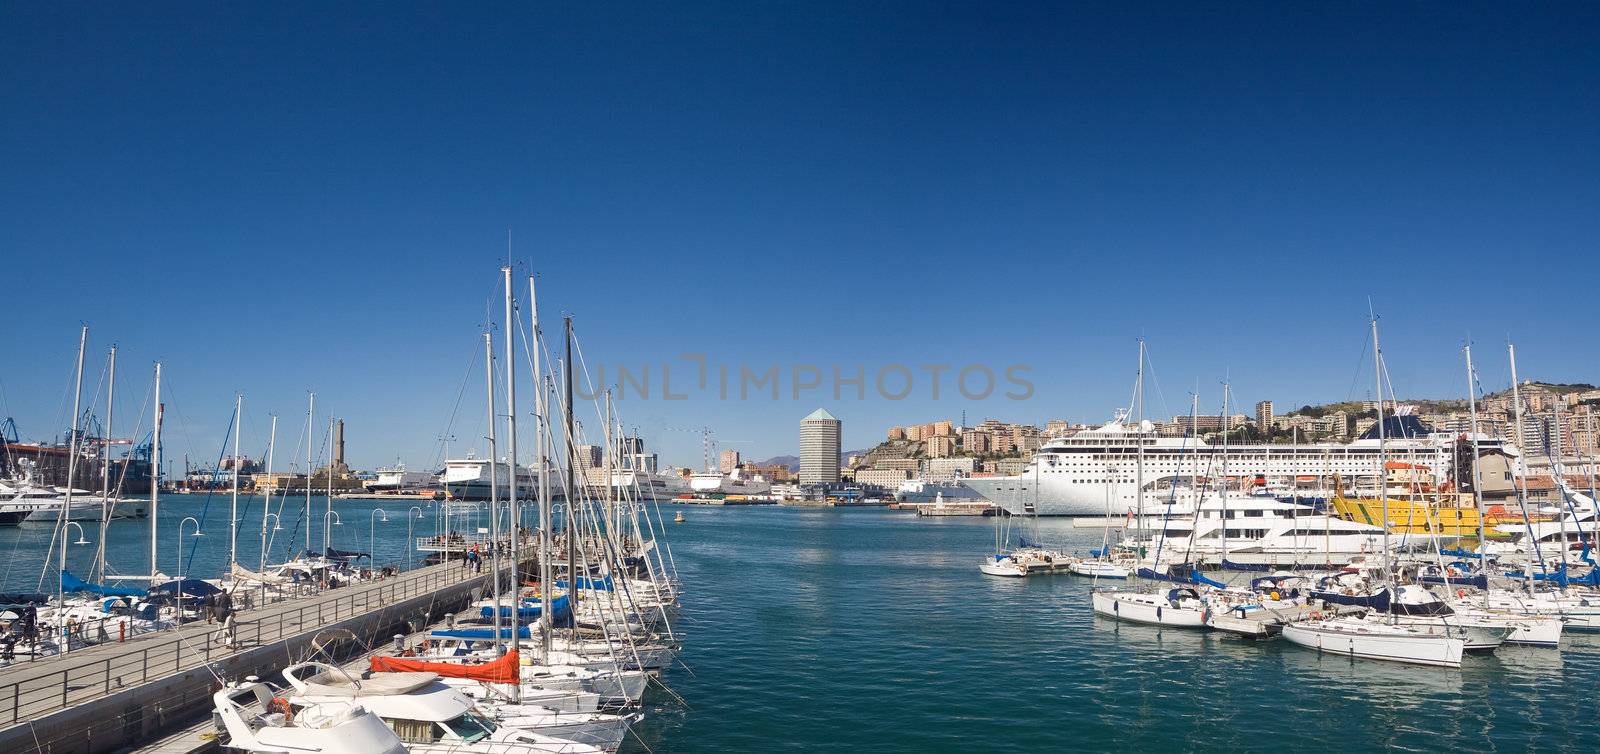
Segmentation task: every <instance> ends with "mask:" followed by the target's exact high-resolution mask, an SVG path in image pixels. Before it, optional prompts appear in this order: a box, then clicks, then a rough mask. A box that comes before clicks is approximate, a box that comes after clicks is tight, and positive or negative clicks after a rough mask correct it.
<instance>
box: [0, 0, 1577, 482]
mask: <svg viewBox="0 0 1600 754" xmlns="http://www.w3.org/2000/svg"><path fill="white" fill-rule="evenodd" d="M579 5H582V6H583V7H576V6H573V5H571V4H505V5H496V6H490V5H484V6H480V7H476V8H473V9H457V8H454V7H452V6H451V5H450V4H440V5H433V6H404V5H402V4H398V3H382V4H377V3H374V4H339V5H337V6H328V5H327V4H302V3H278V4H271V5H263V4H218V3H204V4H202V3H193V4H191V3H168V4H162V5H160V6H159V7H134V6H116V5H94V6H91V5H85V4H41V3H33V4H16V3H13V4H9V5H7V6H6V7H5V9H4V10H3V11H0V14H3V16H4V23H3V24H0V65H3V69H0V70H3V72H0V101H4V102H5V103H6V112H7V115H6V117H4V118H0V165H4V166H5V167H4V169H3V170H0V207H4V211H3V212H0V258H3V260H4V269H5V271H6V274H5V279H6V280H7V282H8V283H9V284H8V285H6V286H5V290H6V304H5V308H6V311H7V314H8V316H7V320H8V326H7V327H5V328H4V332H3V334H0V354H3V355H4V360H5V365H6V366H5V368H4V369H3V370H0V388H3V391H4V405H3V406H0V410H3V411H4V412H5V413H6V414H8V415H12V416H15V417H16V419H17V421H18V423H19V425H20V426H21V428H22V434H23V435H24V436H25V437H33V438H41V437H49V436H51V435H54V434H57V433H59V432H60V428H61V427H62V426H64V424H65V422H66V419H67V415H68V414H69V413H70V411H68V410H67V409H65V408H64V397H63V396H65V394H66V391H67V388H68V387H69V384H68V383H69V379H70V376H71V369H72V358H73V350H74V348H75V346H76V334H77V327H78V323H79V322H80V321H84V322H88V323H89V324H90V325H91V327H92V328H93V329H92V333H91V335H92V339H91V352H92V353H91V358H90V364H91V369H90V375H89V377H88V378H87V380H86V382H87V383H88V384H90V385H93V384H94V383H95V381H96V380H97V379H98V375H99V369H100V366H99V365H100V363H101V362H103V360H104V359H103V349H104V347H105V346H107V345H109V344H110V343H111V342H117V343H119V344H120V345H121V347H122V354H123V360H122V374H123V376H124V382H123V387H122V396H123V398H122V399H119V401H118V411H119V412H123V416H127V415H129V414H132V413H134V412H136V411H137V410H138V409H139V406H140V405H141V403H140V401H141V399H142V397H143V396H144V395H145V393H146V392H147V390H148V384H147V383H148V369H149V364H150V363H151V362H152V361H154V360H156V359H160V360H163V361H164V362H165V363H166V365H167V367H166V368H167V374H168V378H169V379H168V388H169V395H168V397H169V399H170V401H169V405H170V407H171V410H173V411H174V412H175V414H176V415H177V418H176V419H175V421H178V422H180V423H181V427H178V426H174V428H173V430H172V431H170V432H169V435H168V437H169V443H171V444H172V445H174V446H176V448H175V449H174V447H172V446H169V452H171V453H182V452H188V453H191V454H192V455H193V456H194V457H196V458H210V457H214V456H215V455H216V453H217V450H218V447H219V443H220V442H221V437H222V433H223V429H224V426H225V424H226V419H227V416H228V414H229V412H230V410H231V404H232V396H233V394H234V392H235V391H242V392H244V394H245V396H246V406H247V413H248V414H249V416H248V417H247V419H246V421H245V435H244V437H245V445H246V447H247V448H250V447H255V448H257V451H255V452H259V448H261V447H263V446H264V445H265V435H266V426H267V418H266V417H267V414H268V413H269V412H276V413H279V414H282V415H283V416H284V417H285V419H284V421H285V422H286V423H287V424H289V425H294V424H295V423H296V422H299V421H302V420H303V414H304V410H305V409H304V400H305V392H306V391H307V390H316V391H317V393H318V396H319V398H318V400H319V413H322V411H324V410H331V411H333V412H334V413H337V414H338V415H340V416H343V417H345V418H346V420H347V421H348V422H349V425H350V429H349V440H350V451H351V455H352V460H353V461H354V462H355V463H357V464H358V465H364V466H374V465H378V464H382V463H386V462H389V461H391V460H393V459H394V458H395V457H397V456H398V457H401V458H404V459H406V460H408V461H409V462H410V463H411V464H412V465H413V466H414V467H415V466H418V465H423V464H426V463H428V462H430V461H431V460H432V459H433V458H434V457H435V454H436V444H437V439H438V437H439V436H441V435H442V434H444V433H445V432H446V431H447V430H446V427H447V425H448V424H449V418H450V416H451V413H452V408H453V407H454V406H455V404H456V398H457V395H458V393H460V394H462V395H463V396H464V397H463V398H462V404H461V408H460V411H459V417H458V418H457V419H456V420H455V424H454V426H453V427H451V428H450V430H449V431H450V433H451V434H453V435H454V436H456V438H457V443H459V444H461V445H466V446H472V445H474V444H476V445H478V446H479V447H482V445H483V444H482V443H481V441H475V440H474V438H475V437H477V436H478V435H479V434H481V431H482V426H481V425H482V423H483V418H482V416H483V407H482V401H483V396H482V372H481V371H475V372H472V373H471V375H472V376H471V377H470V379H468V380H467V382H466V390H465V392H464V393H462V392H461V387H462V385H463V378H464V375H467V374H468V372H467V370H468V368H469V364H470V363H472V362H473V360H474V358H475V357H476V355H477V354H478V353H479V351H478V350H477V349H478V348H479V340H478V338H479V335H478V333H479V332H480V330H481V328H482V326H483V323H484V321H485V319H486V315H485V311H486V309H492V310H493V311H498V307H499V300H498V298H497V297H496V294H495V292H494V285H495V284H496V281H497V276H498V272H497V268H498V267H499V265H500V264H501V263H502V261H503V259H504V258H505V255H506V234H507V231H508V230H509V231H510V232H511V234H512V239H513V244H512V256H513V258H514V259H515V261H516V266H517V270H518V275H519V276H521V275H523V274H526V272H527V271H528V270H530V269H531V270H534V271H536V272H537V273H538V275H539V276H540V279H541V286H542V288H541V301H542V307H541V309H542V311H543V313H544V315H545V317H546V319H547V321H549V320H554V319H555V318H557V317H559V316H560V315H561V314H562V313H570V314H572V315H573V316H574V317H575V318H576V321H577V326H578V329H579V334H580V337H581V338H582V342H583V346H584V351H585V353H586V355H587V357H588V359H589V360H590V362H591V363H598V362H605V363H608V364H612V365H615V364H626V365H634V367H635V368H639V367H641V366H642V365H644V364H656V365H659V364H661V363H663V362H670V361H672V360H674V359H677V357H678V356H679V355H680V354H683V353H686V352H693V353H704V354H707V357H708V358H709V359H710V360H711V362H712V363H713V364H717V363H727V364H732V365H735V374H737V365H739V364H746V365H750V366H751V367H752V368H755V369H756V370H757V371H761V370H764V369H766V368H767V367H768V366H770V365H772V364H778V365H780V368H781V369H782V370H784V371H787V370H789V369H790V368H791V366H792V365H795V364H814V365H819V366H821V367H822V368H823V369H824V370H827V369H828V368H829V367H831V366H832V365H842V366H843V367H844V368H845V369H846V371H847V372H848V371H849V370H850V369H852V368H853V367H854V366H855V365H862V366H863V367H864V368H865V370H866V371H867V374H868V375H869V385H868V387H869V392H870V388H871V384H870V379H871V375H873V374H875V372H876V371H877V370H879V369H881V368H883V367H885V366H886V365H891V364H897V363H899V364H906V365H912V366H913V367H914V366H915V365H919V364H930V363H939V364H950V365H952V366H953V367H954V368H960V367H962V366H964V365H970V364H981V365H986V366H990V367H992V368H994V369H995V370H996V371H999V370H1001V369H1003V368H1004V367H1005V366H1007V365H1013V364H1026V365H1029V366H1030V367H1032V372H1031V373H1030V375H1029V378H1030V379H1031V381H1032V382H1033V383H1034V385H1035V388H1036V389H1035V392H1034V395H1033V396H1032V398H1031V399H1030V400H1026V401H1009V400H1004V399H1000V398H991V399H989V400H985V401H975V400H966V399H962V398H960V397H958V396H956V395H954V394H953V392H952V391H950V390H949V389H948V385H947V386H946V389H945V390H944V392H943V394H942V395H941V397H940V399H939V400H937V401H936V400H934V399H933V398H932V396H931V394H930V391H929V389H928V386H927V384H926V383H925V382H921V383H920V384H918V385H917V386H916V389H915V390H914V391H913V393H912V394H911V396H909V397H908V398H907V399H905V400H901V401H888V400H883V399H880V398H870V397H869V399H868V400H853V399H850V398H848V396H847V397H846V398H845V399H844V400H840V401H834V400H832V395H831V391H829V390H827V389H826V387H825V388H824V389H823V390H820V391H816V392H812V393H808V394H806V395H804V396H802V398H801V400H798V401H795V400H790V399H789V397H788V396H787V395H785V397H784V398H783V399H781V400H778V401H773V400H771V399H770V398H760V399H751V400H744V401H740V400H727V401H723V400H718V399H717V396H716V395H715V391H712V392H711V393H709V394H698V395H692V396H691V397H690V398H689V399H687V400H682V401H663V400H659V399H655V400H649V401H643V400H633V401H629V402H624V404H623V405H622V406H621V410H622V412H623V416H624V418H625V421H627V423H629V424H630V425H636V426H638V427H639V428H640V429H641V431H642V432H643V433H644V434H645V435H646V437H647V440H648V441H649V442H650V443H651V444H652V445H654V446H656V447H657V448H658V449H660V450H662V452H663V453H664V454H665V456H666V459H667V460H668V461H673V462H678V463H692V462H697V461H698V459H699V456H700V442H699V436H698V435H696V434H694V433H693V432H690V431H686V430H688V429H689V428H694V427H700V426H710V427H713V428H715V429H716V430H717V432H718V435H719V436H720V437H721V438H722V439H723V441H724V443H725V446H726V447H734V448H738V449H740V450H741V451H742V452H744V453H745V454H746V455H750V456H755V457H766V456H769V455H774V454H778V453H790V452H793V451H794V449H795V448H796V447H797V445H798V437H797V434H798V431H797V422H798V420H799V419H800V417H802V416H804V415H805V414H807V413H809V412H810V411H811V410H812V409H814V408H816V407H817V406H819V405H821V406H826V407H827V408H829V409H830V410H831V411H832V412H833V413H835V414H837V415H839V416H840V417H841V418H843V419H844V421H845V444H846V446H849V447H863V446H868V445H870V444H872V443H873V442H875V441H876V440H877V439H878V438H879V437H881V432H882V430H883V429H884V428H885V427H886V426H888V425H891V424H897V423H906V422H911V421H916V420H922V419H934V418H959V416H960V414H961V412H962V411H963V410H965V411H967V416H968V417H969V419H970V420H972V421H977V420H979V419H982V418H984V417H990V416H993V417H998V418H1004V419H1011V420H1028V421H1038V422H1042V421H1043V420H1045V419H1047V418H1051V417H1066V418H1070V419H1073V420H1089V421H1093V420H1099V419H1101V418H1104V417H1105V416H1106V415H1108V414H1109V413H1110V411H1111V410H1112V409H1113V408H1114V407H1116V406H1118V405H1122V404H1124V403H1126V401H1127V396H1128V392H1129V389H1130V386H1131V383H1132V371H1133V366H1134V349H1135V345H1134V343H1135V339H1136V338H1137V337H1139V336H1141V335H1142V336H1144V337H1146V338H1147V339H1148V340H1149V342H1150V345H1151V353H1152V357H1153V360H1154V362H1155V367H1156V377H1157V379H1158V380H1159V384H1160V393H1159V395H1157V394H1155V392H1154V391H1152V395H1151V398H1150V401H1151V405H1152V408H1153V409H1154V411H1155V412H1157V413H1160V412H1161V411H1162V406H1163V401H1164V404H1165V406H1166V409H1167V411H1170V412H1181V411H1183V410H1184V407H1185V406H1186V404H1187V392H1188V391H1190V390H1193V389H1196V386H1198V389H1199V391H1200V393H1201V396H1202V410H1205V411H1212V412H1214V411H1216V410H1217V408H1218V401H1219V400H1220V388H1219V387H1218V382H1219V381H1220V380H1221V379H1223V377H1224V376H1227V377H1229V378H1230V379H1231V380H1232V382H1233V384H1234V386H1235V388H1234V390H1235V394H1236V396H1237V399H1238V400H1239V401H1241V402H1245V403H1249V402H1253V401H1255V400H1258V399H1260V398H1272V399H1274V400H1275V401H1277V402H1278V404H1279V405H1280V406H1284V405H1299V404H1301V403H1305V402H1311V401H1328V400H1342V399H1348V398H1364V397H1367V396H1368V395H1369V394H1370V392H1371V388H1370V387H1369V385H1370V383H1371V378H1370V371H1366V372H1363V371H1362V367H1361V362H1362V358H1363V354H1364V344H1363V339H1364V337H1365V335H1366V331H1365V321H1366V317H1367V300H1368V296H1371V297H1372V298H1373V299H1374V300H1375V301H1376V307H1377V309H1378V311H1379V313H1380V314H1381V315H1382V318H1383V326H1384V337H1385V351H1386V354H1387V357H1388V360H1389V364H1390V369H1391V373H1392V375H1393V378H1394V381H1395V383H1396V385H1397V387H1398V389H1399V391H1400V392H1401V393H1402V394H1404V395H1418V396H1442V395H1454V394H1460V393H1461V392H1462V390H1463V388H1462V382H1463V380H1462V377H1461V369H1460V360H1459V354H1458V349H1459V347H1460V345H1461V343H1462V342H1463V341H1464V340H1465V338H1466V337H1467V336H1468V334H1469V333H1470V334H1471V335H1472V336H1473V337H1474V338H1475V339H1476V340H1477V341H1478V342H1479V344H1480V346H1481V348H1482V353H1481V354H1480V361H1481V362H1482V364H1483V367H1482V369H1481V371H1482V374H1483V377H1484V380H1485V382H1486V383H1490V384H1491V387H1493V386H1494V385H1497V384H1504V382H1505V379H1506V370H1505V367H1504V366H1503V361H1504V359H1503V358H1502V355H1501V354H1502V349H1501V345H1500V344H1501V343H1503V342H1504V341H1505V339H1506V338H1507V337H1508V336H1509V337H1512V338H1514V339H1515V340H1516V341H1517V343H1518V348H1519V354H1520V356H1521V359H1520V364H1519V366H1520V367H1521V368H1522V369H1521V371H1522V372H1523V374H1524V375H1526V376H1532V377H1535V378H1538V379H1545V380H1556V381H1591V382H1594V381H1600V368H1597V367H1600V365H1597V364H1596V362H1595V359H1594V354H1595V353H1596V345H1597V343H1596V339H1597V334H1596V333H1597V328H1596V327H1595V326H1594V325H1595V322H1596V317H1595V315H1594V310H1593V307H1594V302H1593V299H1592V297H1590V296H1588V295H1587V293H1586V289H1587V288H1589V287H1592V285H1589V284H1588V283H1585V282H1584V281H1586V280H1589V278H1591V277H1592V276H1593V248H1594V240H1595V238H1596V231H1597V230H1600V213H1596V212H1595V211H1594V207H1595V206H1597V201H1596V200H1597V199H1600V196H1597V194H1600V189H1597V184H1596V180H1595V176H1596V175H1600V153H1597V150H1600V142H1597V141H1596V139H1595V138H1594V135H1595V134H1596V133H1600V117H1597V115H1600V104H1597V98H1596V96H1595V93H1596V92H1600V44H1596V39H1597V32H1600V9H1597V8H1596V6H1594V5H1585V4H1577V3H1567V4H1544V5H1540V6H1537V7H1517V8H1509V7H1504V6H1495V5H1485V4H1475V3H1471V4H1455V3H1452V4H1443V3H1439V4H1427V3H1423V4H1408V5H1403V6H1395V5H1392V4H1371V5H1363V4H1341V5H1338V6H1323V7H1319V8H1303V7H1302V8H1295V7H1290V6H1289V5H1287V4H1275V3H1274V4H1256V5H1250V4H1239V5H1232V6H1229V7H1227V8H1223V7H1221V6H1215V5H1211V6H1193V5H1189V6H1176V5H1175V6H1165V5H1159V4H1148V5H1129V4H1105V5H1074V6H1069V5H1068V4H1038V5H1033V4H1024V3H1012V4H999V5H996V4H978V3H971V4H955V3H922V2H915V3H881V2H875V3H841V4H836V5H830V4H823V3H793V4H771V3H746V2H736V3H725V4H694V5H689V4H645V3H640V4H622V3H619V4H604V7H588V6H589V5H590V4H579ZM678 364H679V368H684V369H687V368H688V366H687V364H686V363H684V362H681V361H680V362H678ZM658 368H659V367H658ZM684 374H685V375H687V374H688V373H687V372H685V373H684ZM677 376H678V375H676V374H675V375H674V377H677ZM917 376H918V377H925V376H926V375H925V373H918V375H917ZM613 379H614V378H613ZM674 389H675V390H676V389H677V388H676V386H675V388H674ZM784 391H785V393H787V392H788V384H787V382H786V383H785V385H784ZM736 392H737V390H735V393H736ZM657 395H659V393H657ZM124 400H126V401H127V402H124ZM1280 410H1281V409H1280ZM591 415H592V414H591ZM119 423H120V422H119ZM125 426H126V425H125ZM319 438H320V434H319ZM286 442H289V441H286ZM525 444H526V441H525ZM292 445H293V443H292V442H290V443H289V446H288V447H292ZM285 452H288V451H287V450H286V451H285Z"/></svg>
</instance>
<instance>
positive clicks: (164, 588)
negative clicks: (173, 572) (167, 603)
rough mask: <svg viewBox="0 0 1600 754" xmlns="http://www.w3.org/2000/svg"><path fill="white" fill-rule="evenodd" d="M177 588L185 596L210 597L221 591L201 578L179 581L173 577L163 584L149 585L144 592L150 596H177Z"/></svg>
mask: <svg viewBox="0 0 1600 754" xmlns="http://www.w3.org/2000/svg"><path fill="white" fill-rule="evenodd" d="M179 589H182V590H183V596H185V597H210V596H211V595H213V594H217V593H219V592H221V591H222V590H221V589H218V588H217V587H215V586H213V585H212V584H211V583H210V582H207V581H205V580H203V579H183V580H181V581H180V580H178V579H173V580H172V581H168V582H167V583H165V584H161V585H158V586H153V587H150V591H149V592H146V594H148V595H150V596H151V597H169V598H175V597H177V596H178V590H179Z"/></svg>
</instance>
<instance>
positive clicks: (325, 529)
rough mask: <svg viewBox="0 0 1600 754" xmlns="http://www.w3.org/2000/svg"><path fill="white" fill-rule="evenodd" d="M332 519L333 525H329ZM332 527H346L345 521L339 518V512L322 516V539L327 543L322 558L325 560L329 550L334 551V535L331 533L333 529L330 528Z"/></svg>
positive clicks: (330, 512)
mask: <svg viewBox="0 0 1600 754" xmlns="http://www.w3.org/2000/svg"><path fill="white" fill-rule="evenodd" d="M330 518H331V519H332V523H331V524H330V523H329V519H330ZM330 526H344V519H342V518H340V517H339V512H338V511H328V512H327V513H324V514H322V539H323V541H324V542H326V543H327V544H326V545H325V546H324V547H323V551H322V557H324V558H326V557H328V550H331V549H333V534H331V533H330V532H332V529H330V528H329V527H330Z"/></svg>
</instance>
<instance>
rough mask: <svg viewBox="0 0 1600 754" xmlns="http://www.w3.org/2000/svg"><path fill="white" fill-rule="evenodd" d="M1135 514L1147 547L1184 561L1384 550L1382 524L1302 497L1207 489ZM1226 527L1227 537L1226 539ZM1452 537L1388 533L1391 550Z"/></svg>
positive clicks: (1254, 562) (1348, 556)
mask: <svg viewBox="0 0 1600 754" xmlns="http://www.w3.org/2000/svg"><path fill="white" fill-rule="evenodd" d="M1174 508H1175V510H1174V511H1173V512H1172V513H1171V514H1169V515H1162V516H1145V517H1144V518H1142V519H1139V520H1138V523H1139V525H1140V528H1142V529H1144V530H1145V531H1146V532H1147V533H1148V540H1147V541H1145V542H1142V543H1141V544H1143V545H1144V546H1145V548H1146V550H1147V552H1148V553H1152V554H1153V553H1155V552H1158V551H1159V552H1161V553H1162V554H1163V559H1164V560H1165V559H1167V558H1166V556H1167V555H1171V556H1172V557H1175V558H1178V559H1180V560H1183V561H1184V562H1194V563H1206V564H1210V565H1217V564H1222V562H1223V561H1224V560H1226V561H1228V563H1229V564H1235V565H1247V566H1292V565H1316V564H1319V563H1325V564H1329V565H1344V564H1346V563H1349V562H1351V561H1352V560H1356V559H1357V558H1360V557H1361V556H1363V555H1367V554H1370V553H1377V552H1382V551H1383V547H1384V536H1383V528H1382V527H1378V526H1373V525H1371V524H1363V523H1359V522H1355V521H1345V520H1344V519H1341V518H1338V517H1336V516H1330V515H1327V514H1324V513H1318V512H1317V511H1316V510H1315V509H1313V508H1311V507H1309V506H1305V505H1301V504H1299V503H1285V502H1282V501H1280V500H1278V499H1276V498H1271V497H1264V496H1259V495H1227V496H1221V495H1215V494H1213V495H1210V496H1208V497H1206V498H1204V499H1203V500H1201V501H1200V503H1199V504H1198V505H1197V506H1194V508H1197V510H1193V511H1192V512H1190V511H1186V510H1183V508H1180V507H1178V506H1174ZM1224 533H1226V539H1224ZM1451 540H1453V538H1438V537H1431V536H1426V535H1416V534H1412V535H1407V536H1404V537H1401V536H1396V535H1391V536H1390V537H1389V538H1388V541H1389V548H1390V550H1391V551H1395V552H1398V551H1402V550H1423V549H1426V550H1432V549H1433V547H1434V546H1435V544H1436V543H1447V542H1448V541H1451Z"/></svg>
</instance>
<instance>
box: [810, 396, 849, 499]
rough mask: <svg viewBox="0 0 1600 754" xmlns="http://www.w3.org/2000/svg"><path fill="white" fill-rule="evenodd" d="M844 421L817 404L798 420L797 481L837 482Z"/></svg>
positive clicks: (811, 482)
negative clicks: (798, 463) (798, 478)
mask: <svg viewBox="0 0 1600 754" xmlns="http://www.w3.org/2000/svg"><path fill="white" fill-rule="evenodd" d="M842 434H843V422H840V421H839V418H838V417H836V416H834V415H833V414H830V413H828V411H827V409H822V408H819V409H817V410H816V411H813V412H811V413H810V414H809V415H807V416H806V418H804V419H801V420H800V483H801V484H836V483H838V481H839V451H840V446H841V439H842Z"/></svg>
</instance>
